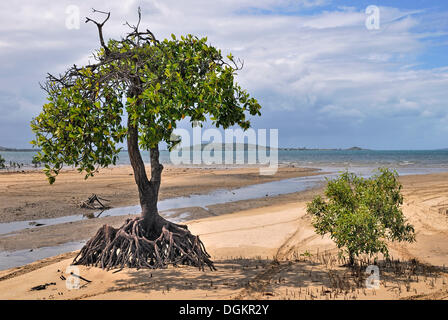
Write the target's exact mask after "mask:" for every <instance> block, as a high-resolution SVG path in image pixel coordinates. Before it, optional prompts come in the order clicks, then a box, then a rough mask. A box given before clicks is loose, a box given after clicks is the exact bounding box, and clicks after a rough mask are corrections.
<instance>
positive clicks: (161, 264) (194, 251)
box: [73, 119, 216, 270]
mask: <svg viewBox="0 0 448 320" xmlns="http://www.w3.org/2000/svg"><path fill="white" fill-rule="evenodd" d="M127 142H128V152H129V159H130V160H131V165H132V169H133V170H134V178H135V182H136V184H137V186H138V193H139V197H140V205H141V207H142V217H140V218H134V219H127V220H126V221H125V223H124V224H123V225H122V226H121V227H120V228H118V229H115V228H113V227H111V226H108V225H104V226H103V227H102V228H100V229H99V230H98V232H97V233H96V234H95V236H93V238H91V239H90V240H89V241H88V242H87V243H86V244H85V246H84V247H83V248H82V249H81V251H80V252H79V253H78V255H77V256H76V257H75V258H74V259H73V264H82V265H94V266H100V267H101V268H107V269H110V268H116V267H120V268H124V267H125V266H127V267H131V268H153V269H154V268H165V267H166V266H167V265H169V264H172V265H179V264H183V265H191V266H196V267H198V268H200V269H201V270H204V267H206V266H207V267H209V268H210V270H216V268H215V266H214V265H213V261H212V260H210V258H211V257H210V255H209V254H208V253H207V251H206V250H205V247H204V244H203V243H202V241H201V240H200V239H199V236H194V235H192V234H191V233H190V231H189V230H188V227H187V226H185V225H180V224H176V223H173V222H169V221H167V220H165V219H164V218H162V217H161V216H160V215H159V214H158V212H157V197H158V194H159V188H160V180H161V175H162V170H163V166H162V165H161V164H160V163H159V148H158V146H155V147H153V148H151V149H150V156H151V180H148V177H147V175H146V171H145V164H144V163H143V160H142V156H141V154H140V150H139V148H138V128H137V126H135V125H133V123H132V121H131V120H130V119H128V140H127Z"/></svg>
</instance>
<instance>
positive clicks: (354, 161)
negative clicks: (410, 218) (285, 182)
mask: <svg viewBox="0 0 448 320" xmlns="http://www.w3.org/2000/svg"><path fill="white" fill-rule="evenodd" d="M230 152H232V151H230ZM241 153H244V155H243V154H241ZM0 155H1V156H2V157H3V158H4V159H5V160H6V162H5V163H6V165H9V164H10V162H15V163H19V164H21V165H23V167H22V169H31V168H33V167H34V166H33V165H32V159H33V156H34V155H35V152H5V151H0ZM237 155H240V156H244V164H248V163H249V164H250V162H249V158H250V156H256V152H255V151H244V152H240V153H238V152H237V151H233V158H234V159H236V157H237ZM268 155H269V152H268ZM142 157H143V159H144V161H145V162H147V163H149V152H147V151H143V152H142ZM190 158H191V159H193V152H191V157H190ZM223 159H224V155H223ZM160 160H161V162H162V163H165V164H170V163H172V161H171V159H170V153H169V152H168V151H161V152H160ZM257 161H258V158H257ZM222 163H224V161H222ZM278 163H279V165H280V166H285V165H290V166H300V167H315V168H353V167H361V168H362V167H366V168H377V167H389V168H395V169H404V168H410V169H412V168H414V169H416V168H422V169H427V170H428V169H440V170H443V171H445V170H446V171H448V150H396V151H394V150H387V151H380V150H278ZM127 164H129V156H128V154H127V152H125V151H124V152H120V154H119V160H118V162H117V165H127ZM244 164H243V165H244ZM182 165H184V166H189V164H182ZM223 165H224V164H223ZM196 166H197V165H196ZM199 166H206V165H205V164H199ZM212 166H215V167H216V166H219V165H216V164H212Z"/></svg>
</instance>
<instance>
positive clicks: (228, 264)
mask: <svg viewBox="0 0 448 320" xmlns="http://www.w3.org/2000/svg"><path fill="white" fill-rule="evenodd" d="M182 170H183V169H182ZM244 170H248V171H244V173H243V172H242V171H241V169H237V172H238V173H237V172H235V171H233V175H237V176H238V178H236V177H235V176H233V178H230V180H231V181H232V179H233V181H232V183H230V182H229V181H227V185H230V184H233V185H236V184H238V183H237V182H236V181H239V180H241V179H242V180H247V175H249V177H250V176H251V171H250V169H244ZM290 170H292V169H290ZM187 171H188V170H187ZM231 172H232V170H227V171H226V172H225V174H226V175H227V176H229V175H230V176H231V175H232V173H231ZM252 173H253V172H252ZM299 173H300V174H303V173H304V172H303V171H302V172H300V171H298V170H297V168H296V170H293V171H288V170H287V171H286V172H282V173H280V174H281V175H292V174H299ZM172 174H173V176H172V177H171V179H166V180H167V181H171V182H169V183H168V182H167V184H170V187H169V188H168V189H169V190H171V192H174V190H176V189H175V188H174V185H176V184H178V183H179V182H182V181H183V183H181V184H182V186H183V187H184V188H186V189H188V188H189V187H188V183H190V184H191V183H193V182H197V181H199V180H198V179H197V178H198V177H199V176H203V177H204V176H213V173H211V172H208V173H207V174H205V173H204V171H200V172H197V171H194V172H190V173H189V174H190V175H187V174H185V175H182V174H181V172H179V171H173V172H172ZM220 174H223V173H221V172H215V173H214V176H215V177H214V178H218V177H220ZM447 178H448V173H437V174H427V175H414V176H413V175H407V176H402V177H400V180H401V181H402V183H403V186H404V189H403V194H404V199H405V201H404V205H403V212H404V214H405V215H406V217H407V218H408V219H409V220H410V222H411V223H412V224H414V226H415V227H416V231H417V242H416V243H414V244H401V243H394V244H391V246H390V249H391V254H392V256H393V257H394V258H397V259H400V261H402V262H400V263H405V262H406V261H411V260H412V259H415V261H417V262H418V265H420V264H421V265H422V267H421V268H423V269H422V270H434V271H430V274H431V276H429V275H426V276H425V275H424V274H423V273H422V274H419V276H418V277H417V278H418V279H419V280H417V278H416V279H414V280H413V281H412V282H411V283H410V284H406V282H405V281H404V280H400V279H401V278H400V279H399V278H396V277H394V275H393V272H392V271H390V272H389V271H387V270H385V271H384V273H382V275H383V276H384V277H385V279H387V280H385V281H386V282H385V284H384V285H385V287H384V288H383V287H382V288H381V289H380V290H375V293H373V292H371V291H367V292H363V291H362V290H359V289H355V291H354V292H353V293H351V295H346V296H345V297H344V295H339V296H338V295H336V296H335V293H334V292H336V291H334V290H335V288H334V287H332V284H331V283H330V282H329V281H328V274H334V273H340V274H341V275H342V274H344V272H346V270H345V268H344V267H341V264H338V263H336V264H333V265H329V264H328V257H333V258H331V259H330V261H333V260H334V261H337V258H336V257H337V249H336V248H335V246H334V244H333V243H332V241H331V240H330V239H328V238H326V237H324V238H322V237H320V236H317V235H316V234H315V233H314V231H313V229H312V226H311V223H310V220H309V217H308V216H307V215H306V214H305V211H306V210H305V208H306V203H307V202H308V201H309V200H310V199H311V198H312V197H313V196H314V195H316V194H318V193H321V191H322V186H320V187H318V188H315V189H311V190H306V191H304V192H296V193H292V194H282V195H278V196H275V197H266V198H262V199H250V200H243V201H237V202H232V203H224V204H218V205H214V206H211V208H209V209H210V210H211V212H213V213H214V215H210V214H208V215H205V213H204V212H203V211H201V210H200V209H197V210H198V212H197V213H198V214H197V215H196V216H194V219H193V220H190V221H188V222H186V224H187V225H188V226H189V229H190V230H191V232H192V233H194V234H197V235H199V236H200V237H201V240H202V241H203V242H204V244H205V246H206V248H207V250H208V251H209V253H211V254H212V256H213V259H214V261H215V263H216V264H217V267H218V271H217V272H208V271H207V272H205V273H203V272H200V271H197V270H196V269H194V268H189V267H179V268H174V267H169V268H168V269H166V270H139V271H136V270H130V269H124V270H123V271H121V272H118V273H112V272H107V271H104V270H101V269H98V268H94V267H84V266H81V267H80V272H81V274H82V275H83V276H84V277H85V278H87V279H90V280H92V281H93V282H92V283H91V284H88V285H86V286H85V287H83V288H82V289H80V290H72V291H70V290H67V289H66V288H65V283H64V282H63V281H61V280H57V279H58V277H59V275H60V274H61V273H63V272H64V270H66V267H67V266H68V265H69V264H70V262H71V259H72V258H73V253H65V254H62V255H59V256H54V257H50V258H47V259H43V260H39V261H35V262H33V263H31V264H27V265H24V266H21V267H16V268H10V269H7V270H2V271H0V292H2V291H3V293H0V298H3V299H5V298H6V299H15V298H18V299H89V298H94V299H125V298H130V299H233V298H237V299H328V298H331V299H344V298H349V299H401V298H411V299H414V298H415V299H417V298H428V297H435V296H437V297H438V298H448V293H446V294H445V292H448V291H447V290H448V287H447V285H446V283H448V271H447V270H445V269H443V268H442V266H443V265H448V246H447V243H448V219H447V217H448V185H446V183H445V181H447ZM127 179H129V176H128V177H127ZM202 179H204V178H202ZM131 180H132V179H131ZM218 180H219V179H218ZM280 180H281V179H280ZM200 181H202V182H204V183H206V182H207V181H208V178H207V179H205V180H200ZM254 181H256V180H251V182H254ZM187 182H188V183H187ZM240 182H241V181H240ZM56 183H57V182H56ZM101 183H102V182H101ZM244 183H247V181H245V182H244ZM172 188H174V189H172ZM189 209H191V208H189ZM124 218H125V217H107V218H105V219H106V220H107V219H109V220H110V222H109V220H107V223H111V224H112V223H114V222H113V220H114V219H117V221H115V223H116V224H117V225H116V226H118V225H121V223H122V220H123V219H124ZM120 219H121V220H120ZM106 220H104V221H101V220H100V219H98V220H96V219H90V220H84V221H83V223H82V224H78V225H77V224H75V223H72V224H65V225H64V224H61V225H58V228H59V229H58V230H54V233H53V236H51V234H50V235H49V233H48V232H46V231H48V229H47V230H45V229H44V228H45V226H43V227H40V228H42V229H29V230H28V231H27V232H22V233H18V234H17V235H15V236H14V237H15V238H11V243H13V242H15V243H17V244H19V243H20V242H21V241H22V243H27V242H28V243H29V241H33V240H31V239H33V237H35V236H37V235H38V233H39V232H40V233H41V239H44V238H47V240H48V241H49V242H50V243H51V241H54V240H56V241H58V240H59V241H61V240H63V239H64V237H63V236H65V235H72V234H74V233H76V232H80V233H86V234H87V233H88V232H95V231H96V230H97V228H98V226H99V224H102V223H103V222H106ZM76 225H77V226H76ZM47 228H50V226H48V227H47ZM30 230H32V231H30ZM75 230H78V231H76V232H74V231H75ZM89 230H91V231H89ZM27 234H28V235H27ZM32 234H34V235H32ZM31 235H32V236H31ZM37 238H39V237H37ZM37 238H36V237H35V238H34V239H37ZM1 239H2V238H1V237H0V240H1ZM304 253H310V256H308V255H303V254H304ZM274 258H275V259H276V261H277V260H278V261H279V262H275V261H274ZM332 259H333V260H332ZM325 261H326V263H325ZM423 266H426V267H423ZM425 268H426V269H425ZM405 269H406V268H405V267H403V270H405ZM422 272H423V271H422ZM425 272H426V271H425ZM149 273H151V274H152V275H153V277H152V278H149V275H148V274H149ZM174 274H175V275H176V276H175V277H174V278H173V275H174ZM309 277H311V278H309ZM409 277H413V276H412V275H409ZM279 278H283V279H285V280H284V282H281V283H274V282H266V281H268V280H269V279H279ZM176 279H179V280H176ZM325 279H327V280H325ZM184 280H185V281H184ZM352 280H353V281H354V280H355V279H351V280H350V281H352ZM182 281H184V282H189V281H191V282H192V283H195V285H194V286H190V285H188V286H186V285H185V283H184V282H182ZM210 281H212V282H213V283H214V288H213V290H210ZM401 281H403V282H401ZM46 282H55V283H56V286H55V287H54V288H49V289H47V290H43V291H41V292H30V291H29V288H30V287H32V286H33V285H39V284H42V283H46ZM247 283H250V285H249V286H247ZM395 283H396V286H397V287H396V288H397V289H392V290H391V289H390V288H394V287H395ZM162 284H167V285H169V287H170V290H169V291H167V289H166V287H164V285H162ZM406 285H410V289H409V290H407V289H406V288H405V287H406ZM322 287H324V288H328V289H326V291H328V292H332V295H330V296H331V297H330V296H328V295H325V294H324V295H321V294H320V293H319V294H318V292H320V291H321V288H322ZM6 288H14V290H12V291H11V290H10V289H9V290H10V292H8V291H7V290H6ZM398 288H400V289H398ZM1 289H3V290H1ZM305 290H306V291H305ZM364 291H365V290H364ZM266 292H267V293H268V294H266ZM285 292H290V293H288V294H285ZM305 292H308V293H307V294H305ZM59 293H60V294H59ZM294 295H295V296H294Z"/></svg>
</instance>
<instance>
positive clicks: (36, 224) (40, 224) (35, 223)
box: [28, 221, 45, 227]
mask: <svg viewBox="0 0 448 320" xmlns="http://www.w3.org/2000/svg"><path fill="white" fill-rule="evenodd" d="M28 224H29V225H30V226H35V227H40V226H44V225H45V223H37V222H36V221H31V222H29V223H28Z"/></svg>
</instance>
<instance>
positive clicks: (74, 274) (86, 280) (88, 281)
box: [70, 272, 92, 283]
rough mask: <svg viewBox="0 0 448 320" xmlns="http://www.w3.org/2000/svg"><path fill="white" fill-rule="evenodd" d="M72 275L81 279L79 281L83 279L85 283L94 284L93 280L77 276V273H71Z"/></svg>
mask: <svg viewBox="0 0 448 320" xmlns="http://www.w3.org/2000/svg"><path fill="white" fill-rule="evenodd" d="M70 275H72V276H74V277H76V278H79V279H81V280H84V281H85V282H87V283H90V282H92V280H88V279H86V278H84V277H81V276H80V275H77V274H76V273H73V272H70Z"/></svg>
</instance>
